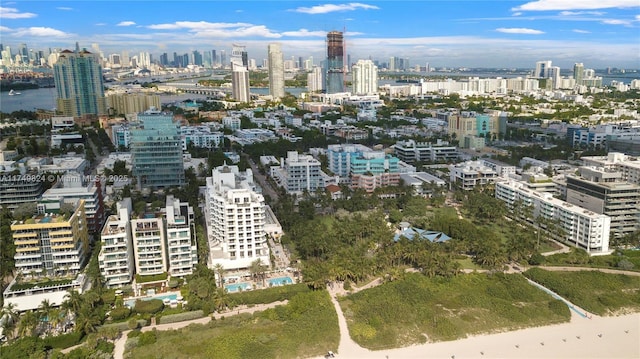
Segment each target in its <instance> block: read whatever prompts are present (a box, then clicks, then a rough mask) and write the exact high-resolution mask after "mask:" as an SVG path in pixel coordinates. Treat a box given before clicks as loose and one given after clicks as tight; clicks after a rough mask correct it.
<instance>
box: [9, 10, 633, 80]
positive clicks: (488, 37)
mask: <svg viewBox="0 0 640 359" xmlns="http://www.w3.org/2000/svg"><path fill="white" fill-rule="evenodd" d="M489 3H490V4H489ZM639 9H640V3H639V2H638V1H637V0H607V1H593V0H580V1H569V0H537V1H491V2H487V1H484V2H481V1H397V2H390V1H366V2H346V1H345V2H310V1H302V2H300V1H297V2H293V1H277V2H256V1H237V2H214V1H186V2H169V1H158V2H148V1H131V2H122V1H114V2H105V1H98V2H77V1H70V2H63V1H56V2H51V1H17V2H6V3H4V4H3V6H2V7H0V20H2V25H0V33H1V34H2V43H3V45H5V46H7V45H9V46H11V47H12V51H14V49H17V46H18V45H19V44H21V43H26V44H27V45H28V47H29V48H33V49H47V48H54V47H57V48H69V49H70V48H73V47H74V45H75V43H76V42H78V43H80V44H81V47H86V48H90V46H91V45H92V44H94V43H97V44H98V45H99V46H100V49H101V50H102V51H103V52H104V53H105V55H107V54H109V53H113V52H119V51H122V50H128V51H129V52H137V51H147V52H150V53H152V54H154V55H156V56H157V55H159V54H161V53H163V52H169V53H170V52H173V51H177V52H190V51H193V50H197V49H219V50H228V49H230V48H231V47H232V44H233V43H241V44H243V45H244V46H246V48H247V52H248V53H249V57H250V58H254V59H264V58H267V46H268V44H269V43H274V42H277V43H280V44H281V45H282V52H283V54H284V56H285V58H288V57H290V56H305V57H307V56H313V57H314V58H315V59H318V60H320V59H324V58H326V44H325V41H326V34H327V33H328V32H330V31H334V30H337V31H345V41H346V48H347V54H348V55H350V57H351V59H352V62H356V61H357V60H358V59H367V58H373V59H378V60H380V61H387V60H388V58H389V57H391V56H400V57H403V58H408V59H409V60H410V63H411V64H412V65H421V66H424V65H425V64H426V63H429V64H430V65H431V66H447V67H509V68H510V67H532V66H533V64H534V63H535V62H536V61H540V60H551V61H553V63H554V64H556V65H558V66H560V67H562V68H569V67H571V66H573V64H574V63H576V62H582V63H585V66H587V67H592V68H604V67H618V68H636V69H637V68H640V30H639V28H640V15H639Z"/></svg>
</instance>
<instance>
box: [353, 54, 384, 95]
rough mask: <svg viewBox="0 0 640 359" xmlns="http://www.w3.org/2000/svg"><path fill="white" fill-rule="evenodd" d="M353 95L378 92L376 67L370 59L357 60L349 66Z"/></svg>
mask: <svg viewBox="0 0 640 359" xmlns="http://www.w3.org/2000/svg"><path fill="white" fill-rule="evenodd" d="M351 71H352V76H353V94H354V95H372V94H376V93H378V67H377V66H376V65H375V64H374V63H373V61H371V60H358V62H357V63H356V64H355V65H353V67H352V68H351Z"/></svg>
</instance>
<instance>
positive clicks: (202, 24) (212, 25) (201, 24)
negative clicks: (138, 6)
mask: <svg viewBox="0 0 640 359" xmlns="http://www.w3.org/2000/svg"><path fill="white" fill-rule="evenodd" d="M246 26H253V24H247V23H243V22H236V23H230V22H207V21H176V22H175V23H168V24H154V25H149V26H147V27H148V28H149V29H154V30H176V29H188V30H212V29H229V28H237V27H246Z"/></svg>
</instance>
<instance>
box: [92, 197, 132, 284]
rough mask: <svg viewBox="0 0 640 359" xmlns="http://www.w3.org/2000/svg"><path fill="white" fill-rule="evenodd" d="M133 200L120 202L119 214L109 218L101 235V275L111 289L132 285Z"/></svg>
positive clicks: (99, 261) (99, 260)
mask: <svg viewBox="0 0 640 359" xmlns="http://www.w3.org/2000/svg"><path fill="white" fill-rule="evenodd" d="M131 208H132V207H131V198H124V199H123V200H122V201H120V202H118V204H117V209H118V214H114V215H111V216H109V218H107V222H106V223H105V224H104V227H103V228H102V232H101V233H100V240H101V241H102V246H101V247H100V254H99V255H98V263H99V266H100V274H102V276H103V277H104V280H105V281H106V285H107V287H109V288H112V287H117V286H120V285H126V284H129V283H131V279H132V278H133V271H134V266H135V261H134V260H133V245H132V243H131V223H130V222H129V216H130V215H131V212H132V209H131Z"/></svg>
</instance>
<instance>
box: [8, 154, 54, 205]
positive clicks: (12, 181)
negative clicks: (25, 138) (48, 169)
mask: <svg viewBox="0 0 640 359" xmlns="http://www.w3.org/2000/svg"><path fill="white" fill-rule="evenodd" d="M44 182H45V181H44V178H43V174H42V173H40V172H38V171H35V170H27V167H26V166H25V165H24V163H23V162H16V161H1V162H0V207H4V206H6V207H7V208H8V209H10V210H14V209H16V208H18V206H20V205H21V204H23V203H34V202H36V201H38V199H40V196H41V195H42V192H43V191H44V187H43V184H44Z"/></svg>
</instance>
